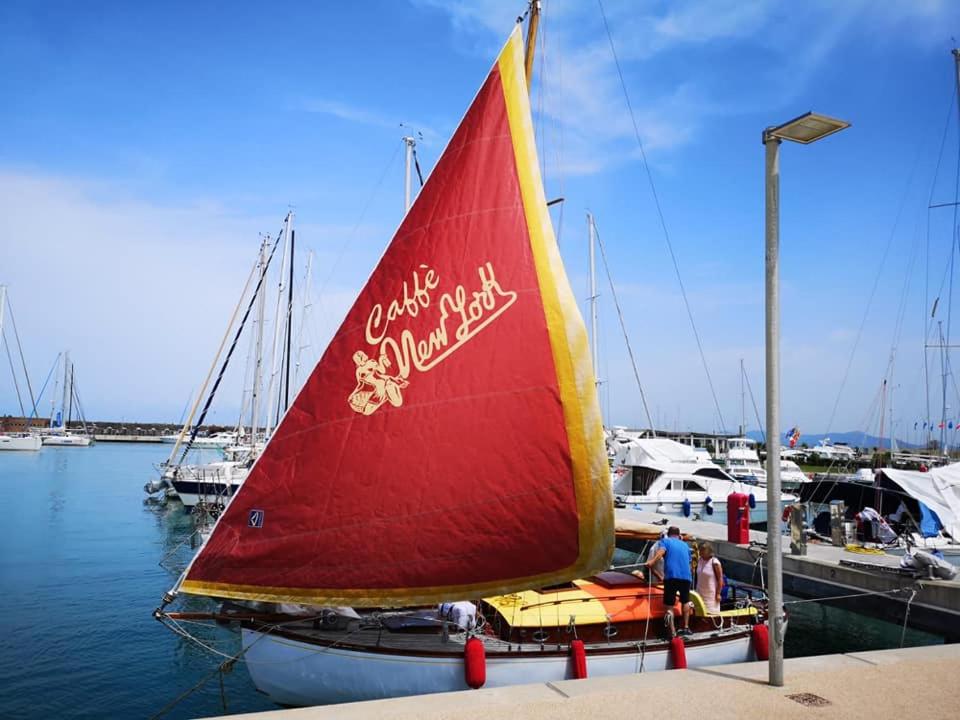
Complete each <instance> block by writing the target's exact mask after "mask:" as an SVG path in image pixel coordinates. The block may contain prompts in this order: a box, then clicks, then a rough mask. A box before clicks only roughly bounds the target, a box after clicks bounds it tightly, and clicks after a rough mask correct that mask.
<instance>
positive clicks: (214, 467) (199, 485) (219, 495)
mask: <svg viewBox="0 0 960 720" xmlns="http://www.w3.org/2000/svg"><path fill="white" fill-rule="evenodd" d="M247 473H249V468H247V467H246V466H245V465H241V464H240V463H236V462H218V463H210V464H208V465H185V466H181V467H180V468H179V469H178V470H177V471H176V472H175V473H174V472H169V471H168V472H167V473H164V475H163V477H164V479H168V480H169V482H170V484H171V485H173V489H174V490H175V491H176V493H177V497H179V498H180V502H182V503H183V504H184V507H186V508H187V510H192V509H193V508H194V507H196V505H197V504H198V503H200V502H201V501H203V502H206V503H208V504H210V503H213V504H217V505H221V506H223V507H226V504H227V502H228V501H229V499H230V498H231V497H233V495H235V494H236V492H237V490H239V489H240V486H241V485H242V484H243V481H244V480H245V479H246V477H247Z"/></svg>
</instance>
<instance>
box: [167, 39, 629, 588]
mask: <svg viewBox="0 0 960 720" xmlns="http://www.w3.org/2000/svg"><path fill="white" fill-rule="evenodd" d="M612 520H613V518H612V509H611V496H610V484H609V477H608V473H607V463H606V458H605V455H604V451H603V442H602V436H601V425H600V414H599V407H598V404H597V399H596V392H595V388H594V376H593V370H592V368H591V365H590V360H589V354H588V351H587V341H586V331H585V329H584V326H583V321H582V319H581V317H580V315H579V312H578V310H577V307H576V303H575V301H574V299H573V296H572V293H571V291H570V287H569V283H568V281H567V279H566V275H565V273H564V271H563V266H562V263H561V261H560V256H559V252H558V250H557V246H556V241H555V239H554V236H553V229H552V227H551V224H550V220H549V216H548V214H547V209H546V202H545V199H544V194H543V187H542V182H541V178H540V175H539V170H538V167H537V158H536V149H535V147H534V141H533V128H532V122H531V118H530V108H529V101H528V98H527V94H526V85H525V78H524V75H523V57H522V43H521V40H520V35H519V32H514V33H513V35H512V36H511V38H510V40H509V41H508V43H507V45H506V46H505V48H504V50H503V52H502V53H501V55H500V57H499V58H498V61H497V63H496V64H495V65H494V67H493V69H492V71H491V72H490V74H489V76H488V77H487V79H486V81H485V82H484V84H483V87H482V88H481V89H480V92H479V93H478V94H477V96H476V98H475V99H474V101H473V104H472V105H471V106H470V109H469V110H468V112H467V114H466V116H465V117H464V119H463V121H462V122H461V123H460V126H459V127H458V128H457V131H456V133H455V134H454V136H453V138H452V139H451V141H450V144H449V145H448V146H447V148H446V150H445V151H444V153H443V155H442V156H441V158H440V160H439V162H438V163H437V166H436V168H435V169H434V171H433V173H432V174H431V175H430V178H429V180H428V181H427V183H426V185H425V186H424V188H423V189H422V191H421V192H420V195H419V197H418V198H417V200H416V202H415V203H414V205H413V207H412V208H411V209H410V211H409V213H408V214H407V216H406V218H405V219H404V221H403V223H402V225H401V226H400V228H399V230H398V231H397V233H396V235H395V236H394V238H393V240H392V242H391V243H390V245H389V247H388V249H387V251H386V253H385V254H384V256H383V258H382V259H381V261H380V263H379V264H378V266H377V267H376V269H375V270H374V272H373V274H372V275H371V277H370V279H369V280H368V281H367V283H366V285H365V287H364V288H363V290H362V291H361V292H360V295H359V297H358V298H357V300H356V302H355V304H354V305H353V307H352V309H351V310H350V312H349V314H348V315H347V317H346V319H345V320H344V322H343V325H342V326H341V327H340V329H339V330H338V331H337V333H336V335H335V336H334V338H333V340H332V341H331V342H330V345H329V347H328V348H327V350H326V352H325V353H324V355H323V357H322V358H321V360H320V362H319V363H318V364H317V366H316V368H315V369H314V371H313V373H312V375H311V377H310V379H309V380H308V381H307V383H306V385H305V386H304V388H303V389H302V390H301V392H300V394H299V395H298V396H297V398H296V401H295V402H294V404H293V405H292V406H291V408H290V410H289V411H288V412H287V414H286V416H285V417H284V418H283V421H282V422H281V423H280V425H279V427H278V428H277V429H276V432H275V434H274V436H273V438H272V439H271V441H270V443H269V445H268V446H267V448H266V450H265V451H264V453H263V454H262V456H261V457H260V458H259V460H258V461H257V463H256V464H255V466H254V467H253V469H252V470H251V472H250V475H249V476H248V477H247V479H246V482H245V483H244V485H243V487H242V489H241V490H240V492H239V493H238V494H237V496H236V497H235V498H234V499H233V501H232V502H231V504H230V506H229V508H228V509H227V511H226V512H225V514H224V516H223V517H222V518H221V520H220V522H219V523H218V524H217V526H216V529H215V530H214V532H213V535H212V536H211V538H210V540H209V541H208V542H207V544H206V546H205V547H204V548H203V550H202V551H201V552H200V554H199V555H198V557H197V559H196V560H195V562H194V563H193V565H192V567H191V568H190V570H189V571H188V573H187V576H186V578H185V579H184V581H183V582H182V584H181V590H182V591H184V592H189V593H194V594H203V595H211V596H217V597H232V598H246V599H258V600H274V601H294V602H310V603H319V604H352V605H358V606H359V605H365V606H371V605H401V604H412V603H426V602H435V601H437V600H440V599H448V598H457V597H476V596H478V595H483V594H493V593H502V592H510V591H513V590H517V589H522V588H528V587H531V586H535V585H544V584H549V583H553V582H559V581H562V580H566V579H570V578H573V577H577V576H581V575H585V574H589V573H591V572H594V571H596V570H598V569H600V568H602V567H604V566H605V565H606V564H607V562H608V560H609V555H610V552H611V549H612V543H613V531H612Z"/></svg>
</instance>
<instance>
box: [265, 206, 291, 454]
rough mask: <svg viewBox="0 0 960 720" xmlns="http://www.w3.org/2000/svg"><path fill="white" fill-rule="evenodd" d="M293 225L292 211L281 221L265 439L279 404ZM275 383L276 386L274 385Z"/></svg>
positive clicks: (271, 428)
mask: <svg viewBox="0 0 960 720" xmlns="http://www.w3.org/2000/svg"><path fill="white" fill-rule="evenodd" d="M292 224H293V211H290V212H288V213H287V217H286V218H284V221H283V254H282V255H281V256H280V283H279V285H278V286H277V309H276V312H275V313H274V315H273V357H272V359H271V361H270V382H269V384H268V392H269V395H270V405H269V407H268V408H267V424H266V426H265V433H264V435H265V437H269V436H270V433H271V432H272V431H273V418H274V409H275V407H276V406H277V405H279V404H280V383H279V382H277V374H278V372H279V368H278V364H279V357H278V354H279V352H280V307H281V305H282V304H283V291H284V289H285V288H286V285H285V284H284V280H285V278H286V275H285V273H284V270H285V269H286V267H287V245H288V244H289V242H290V226H291V225H292ZM275 383H276V384H275Z"/></svg>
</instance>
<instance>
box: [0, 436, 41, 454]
mask: <svg viewBox="0 0 960 720" xmlns="http://www.w3.org/2000/svg"><path fill="white" fill-rule="evenodd" d="M41 444H42V441H41V440H40V436H39V435H0V451H2V450H39V449H40V445H41Z"/></svg>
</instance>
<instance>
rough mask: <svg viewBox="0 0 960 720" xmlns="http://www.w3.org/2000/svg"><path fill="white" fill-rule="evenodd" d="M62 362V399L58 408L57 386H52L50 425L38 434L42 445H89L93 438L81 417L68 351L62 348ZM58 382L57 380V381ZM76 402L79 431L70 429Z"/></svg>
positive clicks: (78, 397) (81, 412)
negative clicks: (80, 428) (80, 427)
mask: <svg viewBox="0 0 960 720" xmlns="http://www.w3.org/2000/svg"><path fill="white" fill-rule="evenodd" d="M60 361H62V364H63V400H62V402H61V404H60V408H59V410H58V409H57V407H56V396H57V394H58V393H57V388H56V387H54V393H53V394H54V399H53V400H52V401H51V402H50V427H49V428H47V429H45V430H42V431H41V432H40V436H41V438H42V439H43V444H44V445H52V446H55V447H89V446H90V444H91V443H92V442H93V438H92V437H90V435H89V434H88V433H87V422H86V419H85V418H84V417H83V411H82V409H81V405H80V396H79V395H78V394H77V386H76V377H75V375H74V367H73V363H72V362H71V361H70V352H69V351H67V350H64V351H63V352H62V353H61V354H60V360H58V363H59V362H60ZM57 382H58V384H59V380H58V381H57ZM74 402H76V407H77V414H78V415H79V417H80V423H81V425H82V427H83V430H82V431H81V432H77V431H75V430H70V429H69V426H70V422H72V420H73V407H74Z"/></svg>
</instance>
